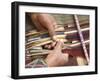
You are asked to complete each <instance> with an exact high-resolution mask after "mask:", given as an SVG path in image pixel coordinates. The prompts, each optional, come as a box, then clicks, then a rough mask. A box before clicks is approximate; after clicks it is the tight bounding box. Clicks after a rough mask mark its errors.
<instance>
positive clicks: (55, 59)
mask: <svg viewBox="0 0 100 81" xmlns="http://www.w3.org/2000/svg"><path fill="white" fill-rule="evenodd" d="M61 49H62V42H61V41H58V42H57V45H56V46H55V48H54V50H53V51H51V52H50V53H49V54H48V56H47V58H46V59H45V61H46V63H47V65H48V67H54V66H64V65H66V64H67V62H68V54H67V53H66V54H64V53H62V52H61Z"/></svg>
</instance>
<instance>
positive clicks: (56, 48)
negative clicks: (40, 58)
mask: <svg viewBox="0 0 100 81" xmlns="http://www.w3.org/2000/svg"><path fill="white" fill-rule="evenodd" d="M61 49H62V42H61V41H58V42H57V45H56V46H55V48H54V50H56V51H61Z"/></svg>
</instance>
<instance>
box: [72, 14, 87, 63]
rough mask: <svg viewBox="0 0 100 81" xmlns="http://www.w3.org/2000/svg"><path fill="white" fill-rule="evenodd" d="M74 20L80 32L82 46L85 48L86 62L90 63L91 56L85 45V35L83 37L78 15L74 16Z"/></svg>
mask: <svg viewBox="0 0 100 81" xmlns="http://www.w3.org/2000/svg"><path fill="white" fill-rule="evenodd" d="M74 19H75V23H76V27H77V30H78V34H79V36H80V41H81V44H82V47H83V51H84V54H85V57H86V60H87V62H88V63H89V56H88V52H87V49H86V46H85V44H84V38H83V35H82V31H81V28H80V24H79V20H78V17H77V15H74Z"/></svg>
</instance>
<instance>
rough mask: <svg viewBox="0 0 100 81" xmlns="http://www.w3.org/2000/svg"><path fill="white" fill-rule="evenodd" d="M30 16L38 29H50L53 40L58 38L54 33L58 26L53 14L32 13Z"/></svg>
mask: <svg viewBox="0 0 100 81" xmlns="http://www.w3.org/2000/svg"><path fill="white" fill-rule="evenodd" d="M30 17H31V19H32V22H33V23H34V24H35V26H36V27H37V29H38V30H40V31H48V32H49V35H50V36H51V38H52V39H53V40H56V38H55V36H54V35H55V28H56V27H57V23H56V21H55V19H54V18H53V17H52V16H51V15H49V14H31V15H30Z"/></svg>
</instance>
